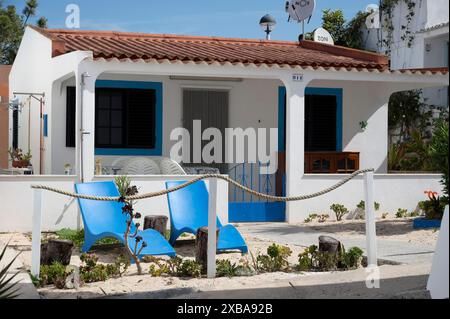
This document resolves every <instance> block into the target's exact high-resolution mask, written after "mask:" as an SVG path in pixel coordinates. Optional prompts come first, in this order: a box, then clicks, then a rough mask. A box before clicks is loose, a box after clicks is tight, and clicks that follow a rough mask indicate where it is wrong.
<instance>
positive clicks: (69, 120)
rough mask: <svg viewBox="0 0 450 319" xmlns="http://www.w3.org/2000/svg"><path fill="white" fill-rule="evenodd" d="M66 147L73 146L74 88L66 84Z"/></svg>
mask: <svg viewBox="0 0 450 319" xmlns="http://www.w3.org/2000/svg"><path fill="white" fill-rule="evenodd" d="M66 93H67V94H66V147H75V133H76V132H75V114H76V111H75V109H76V90H75V87H74V86H68V87H67V90H66Z"/></svg>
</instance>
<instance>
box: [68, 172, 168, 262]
mask: <svg viewBox="0 0 450 319" xmlns="http://www.w3.org/2000/svg"><path fill="white" fill-rule="evenodd" d="M75 191H76V192H77V194H82V195H90V196H107V197H119V196H120V193H119V191H118V189H117V187H116V184H115V183H114V182H112V181H111V182H99V183H86V184H77V185H75ZM78 203H79V205H80V209H81V215H82V217H83V223H84V232H85V235H84V236H85V237H84V238H85V244H84V246H83V248H82V251H83V252H88V251H89V250H90V249H91V247H92V246H93V245H94V244H95V243H96V242H97V241H99V240H101V239H104V238H115V239H117V240H118V241H120V242H121V243H124V234H125V231H126V227H127V225H126V220H127V217H126V215H124V214H123V213H122V204H121V203H119V202H102V201H94V200H85V199H79V200H78ZM135 230H136V226H135V225H134V224H133V225H132V228H131V232H132V233H134V232H135ZM138 234H139V236H141V237H142V238H143V241H144V242H146V243H147V245H148V246H147V247H146V248H144V249H143V250H142V253H141V254H140V255H139V258H142V257H143V256H148V255H151V256H161V255H167V256H171V257H174V256H175V255H176V253H175V250H174V249H173V248H172V246H170V244H169V243H168V242H167V240H166V239H165V238H164V237H163V236H161V234H160V233H158V232H157V231H155V230H150V229H149V230H146V231H139V233H138ZM128 242H129V244H130V247H134V246H135V244H136V241H135V240H134V239H133V238H129V239H128ZM141 245H142V244H139V247H142V246H141Z"/></svg>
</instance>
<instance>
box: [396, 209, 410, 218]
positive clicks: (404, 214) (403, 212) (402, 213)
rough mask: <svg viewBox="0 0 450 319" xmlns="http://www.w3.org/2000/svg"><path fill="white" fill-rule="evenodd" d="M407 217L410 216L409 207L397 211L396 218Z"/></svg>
mask: <svg viewBox="0 0 450 319" xmlns="http://www.w3.org/2000/svg"><path fill="white" fill-rule="evenodd" d="M406 217H408V210H407V209H403V208H399V209H398V210H397V212H396V213H395V218H406Z"/></svg>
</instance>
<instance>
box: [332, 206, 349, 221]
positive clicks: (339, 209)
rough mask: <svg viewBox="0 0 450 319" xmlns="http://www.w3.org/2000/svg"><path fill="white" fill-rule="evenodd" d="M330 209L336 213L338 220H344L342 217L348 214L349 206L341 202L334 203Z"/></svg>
mask: <svg viewBox="0 0 450 319" xmlns="http://www.w3.org/2000/svg"><path fill="white" fill-rule="evenodd" d="M330 209H331V210H332V211H333V212H334V215H336V220H337V221H338V222H340V221H342V218H343V217H344V216H345V215H347V214H348V209H347V207H345V206H344V205H341V204H333V205H331V207H330Z"/></svg>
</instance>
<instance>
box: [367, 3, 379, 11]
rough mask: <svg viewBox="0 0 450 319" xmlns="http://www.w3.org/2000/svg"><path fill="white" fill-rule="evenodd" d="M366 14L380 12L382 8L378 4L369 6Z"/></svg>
mask: <svg viewBox="0 0 450 319" xmlns="http://www.w3.org/2000/svg"><path fill="white" fill-rule="evenodd" d="M366 12H367V13H373V12H380V7H379V6H378V5H377V4H374V3H372V4H369V5H367V7H366Z"/></svg>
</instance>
